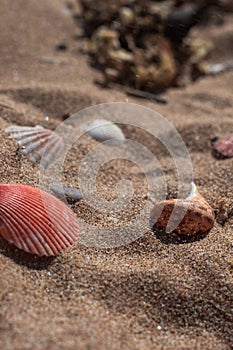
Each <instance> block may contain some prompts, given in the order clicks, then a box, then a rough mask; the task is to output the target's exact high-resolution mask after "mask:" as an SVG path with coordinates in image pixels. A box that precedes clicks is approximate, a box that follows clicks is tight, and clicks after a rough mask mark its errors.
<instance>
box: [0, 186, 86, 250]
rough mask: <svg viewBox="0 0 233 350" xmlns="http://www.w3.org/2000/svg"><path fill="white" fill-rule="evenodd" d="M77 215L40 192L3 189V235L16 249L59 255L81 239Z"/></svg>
mask: <svg viewBox="0 0 233 350" xmlns="http://www.w3.org/2000/svg"><path fill="white" fill-rule="evenodd" d="M78 233H79V227H78V222H77V218H76V217H75V215H74V214H73V212H72V211H71V210H70V209H69V207H68V206H66V205H65V204H64V203H63V202H61V201H60V200H59V199H57V198H55V197H53V196H52V195H51V194H49V193H47V192H44V191H42V190H40V189H38V188H34V187H31V186H25V185H19V184H1V185H0V234H1V236H2V237H3V238H5V239H6V240H7V241H9V242H10V243H13V244H14V245H15V246H16V247H18V248H20V249H22V250H24V251H25V252H27V253H31V254H37V255H39V256H42V255H46V256H51V255H58V254H59V253H60V251H61V250H63V249H65V248H67V247H69V246H70V245H72V244H73V243H74V242H75V241H76V240H77V238H78Z"/></svg>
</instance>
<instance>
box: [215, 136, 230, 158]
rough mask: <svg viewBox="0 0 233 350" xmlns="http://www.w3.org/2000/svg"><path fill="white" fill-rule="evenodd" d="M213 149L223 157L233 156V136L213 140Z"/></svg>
mask: <svg viewBox="0 0 233 350" xmlns="http://www.w3.org/2000/svg"><path fill="white" fill-rule="evenodd" d="M213 148H214V150H215V151H216V152H217V153H218V155H220V156H222V157H224V158H232V157H233V136H231V137H229V138H227V139H222V140H218V141H216V142H214V144H213Z"/></svg>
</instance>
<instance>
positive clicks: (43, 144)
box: [5, 125, 64, 168]
mask: <svg viewBox="0 0 233 350" xmlns="http://www.w3.org/2000/svg"><path fill="white" fill-rule="evenodd" d="M5 132H6V133H13V134H11V135H10V136H9V138H10V139H16V143H17V145H18V146H19V147H21V148H23V154H24V155H25V156H27V157H28V159H29V160H30V161H31V162H32V163H40V166H41V167H43V168H46V167H47V166H48V165H49V164H50V163H52V162H53V161H54V160H55V159H57V158H59V157H60V156H61V154H62V151H63V148H64V144H63V141H62V139H61V137H60V136H59V135H58V134H56V133H55V132H53V131H52V130H49V129H45V128H43V127H42V126H40V125H36V126H35V127H31V126H10V127H8V128H6V129H5Z"/></svg>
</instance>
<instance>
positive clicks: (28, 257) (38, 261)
mask: <svg viewBox="0 0 233 350" xmlns="http://www.w3.org/2000/svg"><path fill="white" fill-rule="evenodd" d="M0 254H3V255H4V256H6V257H7V258H10V259H11V260H13V261H14V262H15V263H16V264H18V265H21V266H27V267H28V268H29V269H32V270H44V269H47V267H48V266H49V265H50V264H51V263H52V262H53V261H54V259H55V258H56V257H54V256H49V257H47V256H42V257H40V256H37V255H32V254H29V253H25V252H24V251H22V250H20V249H18V248H16V247H15V246H13V245H12V244H9V243H8V242H7V241H6V240H4V238H2V237H0Z"/></svg>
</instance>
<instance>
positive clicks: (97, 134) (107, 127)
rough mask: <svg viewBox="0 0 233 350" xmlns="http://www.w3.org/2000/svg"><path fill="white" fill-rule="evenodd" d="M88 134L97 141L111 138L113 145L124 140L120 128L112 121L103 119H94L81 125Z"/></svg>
mask: <svg viewBox="0 0 233 350" xmlns="http://www.w3.org/2000/svg"><path fill="white" fill-rule="evenodd" d="M83 128H84V130H86V131H88V134H89V135H90V136H91V137H92V138H93V139H95V140H97V141H99V142H104V141H107V140H112V142H111V143H112V144H113V145H120V144H122V143H123V142H124V140H125V135H124V134H123V132H122V130H121V129H120V128H119V127H118V126H117V125H116V124H114V123H112V122H111V121H109V120H105V119H96V120H94V121H93V122H92V123H90V124H88V125H87V126H85V127H83Z"/></svg>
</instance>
